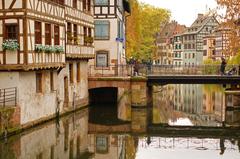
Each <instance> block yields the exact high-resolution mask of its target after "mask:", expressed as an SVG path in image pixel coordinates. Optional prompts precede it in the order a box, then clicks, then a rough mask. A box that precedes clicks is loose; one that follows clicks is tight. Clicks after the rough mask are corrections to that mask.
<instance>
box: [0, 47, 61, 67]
mask: <svg viewBox="0 0 240 159" xmlns="http://www.w3.org/2000/svg"><path fill="white" fill-rule="evenodd" d="M43 47H44V46H42V50H37V47H36V48H35V50H32V51H31V50H29V51H28V52H27V53H24V51H20V50H19V49H17V50H9V49H4V51H3V52H2V54H0V71H11V70H24V71H28V70H36V69H38V70H39V69H57V68H60V67H64V65H65V54H64V49H63V48H62V50H59V49H56V48H55V47H54V46H49V47H48V48H47V49H46V50H43ZM45 48H46V47H45ZM51 49H52V50H51Z"/></svg>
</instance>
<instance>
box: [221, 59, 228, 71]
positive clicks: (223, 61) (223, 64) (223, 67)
mask: <svg viewBox="0 0 240 159" xmlns="http://www.w3.org/2000/svg"><path fill="white" fill-rule="evenodd" d="M226 65H227V62H226V60H225V59H224V58H223V57H222V63H221V67H220V72H221V75H224V74H225V67H226Z"/></svg>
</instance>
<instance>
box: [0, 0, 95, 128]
mask: <svg viewBox="0 0 240 159" xmlns="http://www.w3.org/2000/svg"><path fill="white" fill-rule="evenodd" d="M0 4H1V5H0V13H1V14H0V26H1V27H0V44H1V46H0V103H1V104H0V105H1V106H6V107H11V108H14V109H15V110H17V112H18V113H17V114H18V124H20V125H22V126H28V125H29V124H32V123H37V122H40V121H43V120H46V119H49V118H52V117H54V116H55V115H56V111H57V112H60V113H64V112H66V111H70V110H72V109H73V108H75V107H77V105H78V104H80V105H85V104H87V102H88V101H87V98H88V92H87V91H88V89H87V87H88V83H87V67H88V60H89V59H91V58H94V48H93V38H92V36H93V27H94V25H93V8H92V6H93V2H92V0H83V1H80V0H65V1H64V0H51V1H50V0H18V1H16V0H1V2H0ZM11 88H14V93H10V94H11V97H7V93H6V92H8V91H9V90H10V89H11ZM9 96H10V95H9ZM6 99H8V100H6ZM15 112H16V111H15ZM15 118H16V116H15Z"/></svg>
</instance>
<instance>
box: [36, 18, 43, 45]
mask: <svg viewBox="0 0 240 159" xmlns="http://www.w3.org/2000/svg"><path fill="white" fill-rule="evenodd" d="M35 44H42V23H41V22H37V21H35Z"/></svg>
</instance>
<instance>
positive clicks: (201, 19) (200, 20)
mask: <svg viewBox="0 0 240 159" xmlns="http://www.w3.org/2000/svg"><path fill="white" fill-rule="evenodd" d="M212 18H214V17H213V16H211V15H204V14H198V17H197V19H196V20H195V21H194V22H193V24H192V25H191V26H190V27H189V28H188V29H186V31H185V32H184V34H188V33H189V34H195V33H198V32H199V31H200V30H201V29H202V27H203V26H204V25H205V24H207V23H208V21H209V20H210V19H212ZM214 19H215V18H214Z"/></svg>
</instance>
